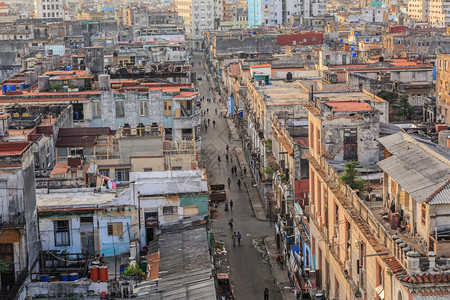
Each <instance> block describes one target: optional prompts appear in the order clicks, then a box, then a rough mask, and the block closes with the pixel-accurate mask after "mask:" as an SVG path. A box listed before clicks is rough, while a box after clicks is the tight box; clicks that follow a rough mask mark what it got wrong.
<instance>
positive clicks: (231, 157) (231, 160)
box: [230, 154, 233, 162]
mask: <svg viewBox="0 0 450 300" xmlns="http://www.w3.org/2000/svg"><path fill="white" fill-rule="evenodd" d="M230 162H233V154H231V155H230Z"/></svg>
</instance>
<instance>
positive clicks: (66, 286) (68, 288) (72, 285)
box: [24, 281, 108, 299]
mask: <svg viewBox="0 0 450 300" xmlns="http://www.w3.org/2000/svg"><path fill="white" fill-rule="evenodd" d="M91 291H92V292H93V293H94V294H95V295H96V296H95V298H94V297H92V298H91V297H90V296H91ZM102 292H107V293H108V283H107V282H92V281H77V282H28V283H27V284H26V292H25V293H24V294H26V295H31V296H32V297H33V298H44V299H49V298H55V299H61V298H63V299H70V298H71V297H75V298H77V299H78V297H81V298H82V299H98V298H99V296H100V295H101V293H102Z"/></svg>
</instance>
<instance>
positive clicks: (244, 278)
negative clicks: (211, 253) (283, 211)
mask: <svg viewBox="0 0 450 300" xmlns="http://www.w3.org/2000/svg"><path fill="white" fill-rule="evenodd" d="M200 57H201V54H200V53H198V52H197V53H195V56H194V59H193V61H194V63H195V67H194V70H196V71H197V77H198V76H201V77H202V80H201V81H199V85H198V89H199V91H200V96H205V101H203V102H202V110H206V109H209V113H208V114H207V115H206V116H203V119H202V126H201V128H202V129H201V131H202V134H201V136H202V160H203V161H202V162H201V166H203V167H204V168H206V171H207V176H208V183H209V184H224V185H225V186H226V193H227V199H228V200H229V201H230V200H233V203H234V206H233V210H229V211H228V212H226V211H225V210H224V203H223V202H222V203H220V204H219V207H218V208H217V214H216V215H215V216H214V218H213V219H212V232H213V233H214V236H215V239H216V240H222V241H224V242H225V246H226V250H227V251H228V252H227V253H228V260H229V264H230V278H231V281H232V285H233V289H234V294H235V297H236V299H263V298H264V287H266V286H267V287H268V288H269V291H270V296H269V299H280V298H281V294H280V292H279V290H278V288H277V286H276V283H275V281H274V278H273V275H272V272H271V270H270V269H269V267H268V265H267V264H266V262H264V260H263V255H267V252H266V248H265V246H264V243H263V238H264V237H266V236H269V235H272V234H273V233H274V232H273V231H274V228H273V226H272V227H270V224H269V222H267V221H259V220H257V219H256V218H255V216H254V213H253V210H252V207H251V203H250V201H249V196H248V193H247V187H246V185H245V183H244V180H243V178H241V177H240V176H234V175H232V173H231V168H232V167H233V166H235V165H236V166H237V174H238V175H239V174H241V170H240V168H239V163H238V161H237V157H236V155H235V150H234V149H235V148H236V147H240V146H241V143H240V141H232V140H231V141H229V134H230V130H229V128H228V125H227V121H226V119H225V118H223V117H220V112H221V111H223V112H224V111H225V109H226V108H225V106H224V105H219V104H218V99H219V97H220V96H219V95H217V94H214V95H213V94H212V92H210V91H209V88H210V86H211V84H210V82H209V81H208V80H207V77H208V74H207V71H206V69H205V65H204V63H203V62H204V60H203V59H202V60H200ZM214 97H216V103H213V101H212V99H213V98H214ZM207 98H211V103H207V101H206V99H207ZM216 109H217V111H218V112H217V115H216V113H215V110H216ZM204 119H206V120H208V119H209V120H210V126H208V129H207V132H205V129H204V126H203V120H204ZM213 121H215V122H216V125H215V127H214V126H213ZM227 145H229V147H230V157H229V160H230V162H228V163H227V161H226V154H227V151H226V146H227ZM218 155H220V156H221V162H220V163H219V162H218V159H217V156H218ZM231 159H232V162H231ZM228 178H230V179H231V185H230V188H228V183H227V180H228ZM239 178H241V182H242V184H241V189H240V190H239V187H238V185H237V181H238V179H239ZM250 188H251V187H250ZM231 218H233V219H234V222H235V223H234V228H233V231H236V232H240V233H241V235H242V238H243V240H242V242H241V245H240V246H239V245H237V242H236V246H235V247H233V242H232V238H231V235H232V231H231V230H230V227H229V225H228V220H229V219H231ZM258 250H259V251H258Z"/></svg>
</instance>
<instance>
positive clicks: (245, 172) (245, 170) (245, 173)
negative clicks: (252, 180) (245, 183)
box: [244, 167, 247, 176]
mask: <svg viewBox="0 0 450 300" xmlns="http://www.w3.org/2000/svg"><path fill="white" fill-rule="evenodd" d="M244 175H245V176H247V168H246V167H244Z"/></svg>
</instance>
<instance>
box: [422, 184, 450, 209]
mask: <svg viewBox="0 0 450 300" xmlns="http://www.w3.org/2000/svg"><path fill="white" fill-rule="evenodd" d="M427 202H428V204H448V203H450V179H449V180H447V183H445V184H444V185H443V186H441V188H440V189H439V190H437V191H436V192H435V193H434V194H433V195H431V196H430V197H428V199H427Z"/></svg>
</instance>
